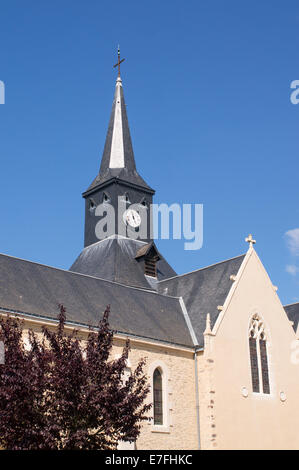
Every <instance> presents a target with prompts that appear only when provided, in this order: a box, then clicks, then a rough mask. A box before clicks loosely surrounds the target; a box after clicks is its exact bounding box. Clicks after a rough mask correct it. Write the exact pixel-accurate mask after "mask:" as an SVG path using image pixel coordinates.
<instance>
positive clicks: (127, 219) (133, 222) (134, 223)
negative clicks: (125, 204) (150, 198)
mask: <svg viewBox="0 0 299 470" xmlns="http://www.w3.org/2000/svg"><path fill="white" fill-rule="evenodd" d="M123 220H124V223H125V224H126V225H130V226H131V227H133V228H137V227H139V225H140V224H141V217H140V215H139V214H138V212H136V211H135V210H134V209H128V210H126V211H125V212H124V215H123Z"/></svg>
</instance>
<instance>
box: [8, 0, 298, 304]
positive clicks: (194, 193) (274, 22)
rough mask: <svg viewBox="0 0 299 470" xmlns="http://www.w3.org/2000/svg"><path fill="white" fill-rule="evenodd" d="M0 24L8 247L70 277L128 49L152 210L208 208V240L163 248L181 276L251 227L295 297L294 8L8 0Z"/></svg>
mask: <svg viewBox="0 0 299 470" xmlns="http://www.w3.org/2000/svg"><path fill="white" fill-rule="evenodd" d="M0 17H1V30H0V44H1V55H0V65H1V67H0V80H3V81H4V82H5V84H6V104H5V105H0V129H1V130H0V135H1V137H0V155H1V185H0V211H1V231H0V252H2V253H6V254H10V255H13V256H17V257H21V258H25V259H30V260H33V261H37V262H41V263H44V264H48V265H53V266H57V267H62V268H68V267H69V266H70V265H71V264H72V262H73V260H74V259H75V258H76V257H77V255H78V254H79V252H80V251H81V249H82V246H83V222H84V219H83V217H84V205H83V200H82V199H81V192H83V191H84V190H86V189H87V187H88V185H89V184H90V182H91V180H92V179H93V178H94V176H95V175H96V173H97V171H98V167H99V164H100V157H101V153H102V149H103V145H104V139H105V134H106V129H107V124H108V119H109V114H110V109H111V104H112V98H113V93H114V84H115V78H116V75H115V70H114V69H113V68H112V65H113V64H114V63H115V61H116V47H117V44H118V43H120V45H121V52H122V55H123V56H125V57H126V61H125V63H124V66H123V72H122V78H123V83H124V91H125V97H126V102H127V105H128V108H127V109H128V115H129V121H130V127H131V134H132V138H133V145H134V150H135V157H136V161H137V166H138V170H139V172H140V173H141V175H142V176H143V177H144V178H145V179H146V181H147V182H148V183H149V184H150V185H151V186H152V187H154V188H155V189H156V191H157V193H156V199H155V200H156V202H166V203H172V202H179V203H187V202H191V203H203V204H204V211H205V218H204V247H203V248H202V249H201V250H199V251H197V252H192V251H189V252H188V251H184V249H183V242H181V241H170V242H166V241H163V242H162V241H160V242H159V243H158V246H159V248H160V250H161V252H162V253H163V254H164V256H165V257H166V258H167V259H168V261H169V262H170V263H171V264H172V265H173V266H174V268H175V269H176V270H177V271H178V272H179V273H183V272H187V271H191V270H194V269H196V268H199V267H203V266H205V265H209V264H212V263H215V262H218V261H221V260H223V259H227V258H230V257H232V256H236V255H238V254H240V253H243V252H245V251H246V250H247V244H246V243H245V242H244V238H245V236H246V235H248V233H249V232H252V233H253V234H254V237H255V238H256V239H257V241H258V243H257V245H256V248H257V251H258V253H259V255H260V257H261V259H262V261H263V263H264V265H265V267H266V268H267V270H268V272H269V274H270V276H271V278H272V281H273V283H274V284H276V285H278V286H279V292H278V293H279V295H280V297H281V299H282V301H283V302H284V303H291V302H293V301H296V300H299V275H298V273H297V274H296V267H299V258H298V250H297V248H298V246H297V248H296V246H295V249H293V253H291V251H290V250H289V249H288V246H287V239H286V237H285V235H284V234H285V232H287V231H289V230H294V229H296V228H298V227H299V205H298V199H299V198H298V193H299V189H298V170H299V164H298V155H299V152H298V150H299V139H298V135H299V134H298V131H299V105H297V106H294V105H292V104H291V102H290V93H291V90H290V83H291V82H292V81H293V80H296V79H299V69H298V39H299V38H298V36H299V34H298V31H299V4H298V0H286V1H284V2H282V1H273V0H271V1H270V0H263V1H257V0H253V1H251V2H245V1H240V0H234V1H232V0H226V1H225V2H224V1H223V0H217V1H212V0H204V1H199V0H188V1H176V0H163V1H161V0H159V1H157V0H151V1H150V2H145V1H140V0H139V1H137V0H128V1H118V0H114V1H113V2H111V1H96V0H86V1H84V2H83V1H76V0H72V1H70V0H59V1H57V0H52V1H46V0H44V1H43V2H40V1H37V0H36V1H32V0H28V1H26V2H23V1H21V0H18V1H16V0H10V1H9V2H1V6H0ZM293 242H294V243H295V245H296V243H297V242H296V240H295V241H294V240H293ZM293 248H294V247H293ZM286 266H293V269H289V271H290V270H291V271H292V274H290V273H289V272H287V271H286Z"/></svg>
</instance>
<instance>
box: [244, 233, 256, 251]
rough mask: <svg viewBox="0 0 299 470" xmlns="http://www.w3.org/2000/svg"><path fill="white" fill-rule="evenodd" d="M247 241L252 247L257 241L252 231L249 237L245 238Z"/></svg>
mask: <svg viewBox="0 0 299 470" xmlns="http://www.w3.org/2000/svg"><path fill="white" fill-rule="evenodd" d="M245 241H246V242H247V243H249V246H250V248H252V247H253V245H254V244H255V243H256V240H254V239H253V237H252V235H251V233H250V234H249V235H248V237H247V238H245Z"/></svg>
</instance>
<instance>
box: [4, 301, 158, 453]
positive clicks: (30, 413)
mask: <svg viewBox="0 0 299 470" xmlns="http://www.w3.org/2000/svg"><path fill="white" fill-rule="evenodd" d="M109 312H110V309H109V307H107V309H106V311H105V312H104V315H103V318H102V320H101V321H100V323H99V326H98V329H97V330H96V331H92V330H91V329H90V332H89V335H88V339H87V341H86V342H83V341H82V340H81V339H80V338H79V336H78V331H76V330H73V331H72V332H71V334H69V335H67V334H66V332H65V321H66V315H65V309H64V307H63V306H60V314H59V323H58V326H57V328H56V329H55V330H54V331H52V330H50V329H49V328H46V327H44V328H43V331H42V339H41V340H38V338H37V336H36V335H35V334H34V333H33V332H32V331H30V332H29V344H30V350H26V349H25V348H24V344H23V340H22V333H23V324H22V323H21V322H20V321H19V320H15V319H10V318H8V319H2V320H1V321H0V326H1V338H0V339H2V340H3V341H4V344H5V364H4V365H1V366H0V444H1V446H2V447H4V448H6V449H115V448H116V447H117V443H118V442H119V441H120V440H127V441H131V442H132V441H135V440H136V439H137V437H138V435H139V433H140V429H141V423H142V421H144V420H149V418H148V417H147V413H148V411H149V410H150V408H151V404H146V403H145V399H146V397H147V395H148V393H149V385H148V384H147V378H146V376H145V375H144V372H143V368H144V365H145V360H144V359H142V360H141V361H140V362H139V363H138V365H137V367H136V369H135V370H134V371H132V373H131V375H130V376H129V377H128V378H127V379H125V378H124V371H125V368H126V362H127V359H128V355H129V352H130V344H129V341H128V340H127V342H126V345H125V347H124V348H123V351H122V355H121V356H120V357H119V358H117V359H111V350H112V345H113V336H114V332H113V331H112V330H111V329H110V327H109Z"/></svg>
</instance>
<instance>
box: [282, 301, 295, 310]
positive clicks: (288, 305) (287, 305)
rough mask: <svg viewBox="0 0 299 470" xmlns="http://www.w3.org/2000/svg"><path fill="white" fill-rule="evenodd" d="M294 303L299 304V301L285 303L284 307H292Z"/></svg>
mask: <svg viewBox="0 0 299 470" xmlns="http://www.w3.org/2000/svg"><path fill="white" fill-rule="evenodd" d="M292 305H299V301H298V302H293V303H292V304H286V305H283V308H285V307H291V306H292Z"/></svg>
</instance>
